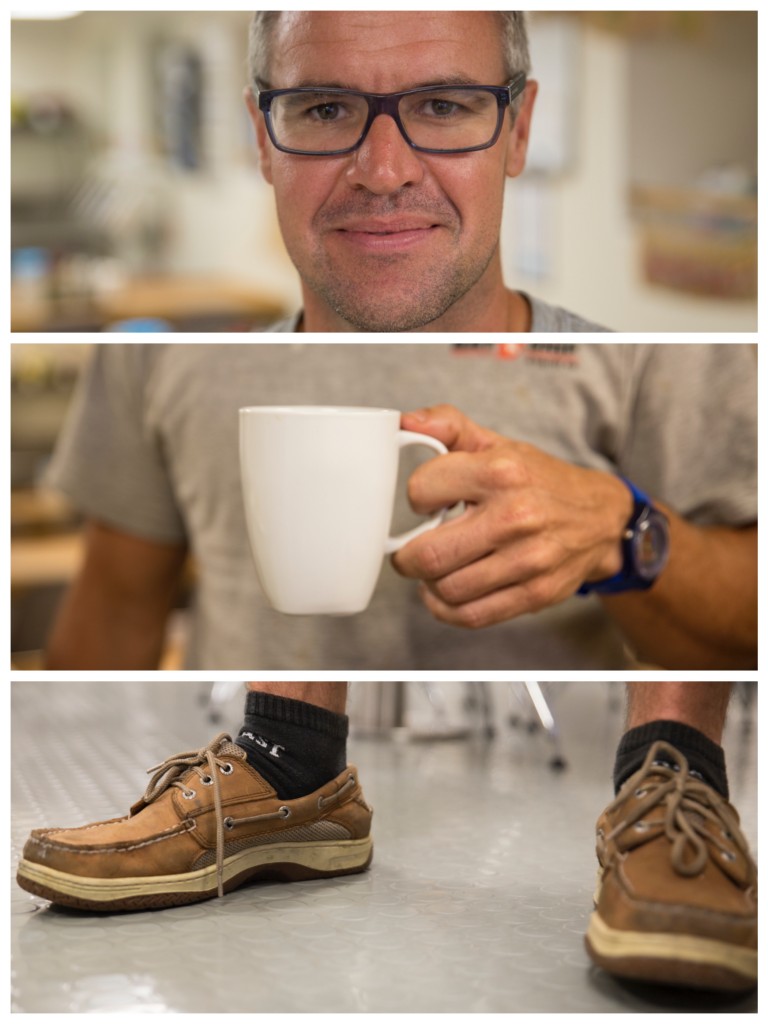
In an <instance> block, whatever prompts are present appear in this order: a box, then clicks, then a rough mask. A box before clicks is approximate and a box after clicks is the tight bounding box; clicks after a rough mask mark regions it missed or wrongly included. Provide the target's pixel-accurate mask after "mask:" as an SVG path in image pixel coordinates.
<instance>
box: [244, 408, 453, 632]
mask: <svg viewBox="0 0 768 1024" xmlns="http://www.w3.org/2000/svg"><path fill="white" fill-rule="evenodd" d="M411 444H423V445H427V446H428V447H429V448H432V449H434V450H435V451H436V452H439V453H440V454H443V455H444V454H445V453H446V452H447V449H446V447H445V445H443V444H442V443H441V442H440V441H438V440H436V439H435V438H434V437H429V436H427V435H426V434H415V433H412V432H410V431H408V430H400V413H399V412H397V411H396V410H395V409H368V408H344V407H335V406H301V405H299V406H251V407H250V408H246V409H241V410H240V473H241V478H242V485H243V497H244V500H245V515H246V521H247V524H248V536H249V538H250V542H251V550H252V551H253V556H254V560H255V562H256V570H257V573H258V576H259V581H260V582H261V585H262V588H263V590H264V592H265V594H266V596H267V598H268V600H269V602H270V604H271V605H272V606H273V607H274V608H276V609H277V610H278V611H280V612H285V613H287V614H289V615H352V614H354V613H355V612H361V611H363V610H364V609H365V608H366V607H367V605H368V602H369V601H370V599H371V596H372V594H373V590H374V587H375V586H376V580H377V579H378V576H379V572H380V570H381V563H382V558H383V556H384V555H385V554H389V553H391V552H393V551H397V550H398V549H399V548H401V547H402V546H403V545H404V544H406V543H407V542H408V541H409V540H411V539H412V538H413V537H416V536H418V534H420V533H423V532H424V531H425V530H429V529H432V527H435V526H438V525H439V524H440V523H441V522H442V521H443V518H444V515H445V512H446V511H447V510H443V511H441V512H439V513H438V514H437V515H435V516H433V517H432V518H431V519H428V520H426V521H425V522H424V523H421V524H420V525H419V526H417V527H416V528H415V529H413V530H409V531H408V532H407V533H404V534H400V535H399V536H396V537H390V536H389V529H390V522H391V519H392V510H393V506H394V499H395V488H396V484H397V470H398V460H399V451H400V449H401V448H403V447H404V446H405V445H411Z"/></svg>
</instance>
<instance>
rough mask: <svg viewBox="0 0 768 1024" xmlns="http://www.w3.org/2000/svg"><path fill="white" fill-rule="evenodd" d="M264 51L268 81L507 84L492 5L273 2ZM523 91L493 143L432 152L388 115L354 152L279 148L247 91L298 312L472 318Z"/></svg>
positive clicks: (513, 153) (520, 125)
mask: <svg viewBox="0 0 768 1024" xmlns="http://www.w3.org/2000/svg"><path fill="white" fill-rule="evenodd" d="M270 50H271V54H272V57H271V66H270V69H269V79H270V80H269V85H270V87H271V88H291V87H299V86H303V85H313V86H315V85H328V86H342V87H346V88H350V89H358V90H360V91H363V92H379V93H385V92H399V91H403V90H406V89H413V88H417V87H419V86H422V85H434V84H440V83H444V82H447V81H450V80H454V81H455V80H456V79H457V78H461V79H463V80H464V81H465V82H466V84H477V85H503V84H505V83H506V74H505V64H504V59H503V51H502V41H501V36H500V27H499V22H498V20H497V18H496V16H495V15H494V14H493V13H492V12H456V11H451V12H439V11H432V12H413V13H410V12H404V11H398V12H379V11H376V12H357V11H355V12H347V11H338V12H303V11H300V12H283V13H282V15H281V17H280V19H279V20H278V23H277V27H276V29H275V32H274V36H273V38H272V41H271V47H270ZM530 93H531V91H530V90H529V95H528V97H527V98H526V100H524V108H523V111H522V112H521V114H520V116H519V117H518V119H517V122H516V125H515V127H514V129H512V128H511V127H510V117H509V114H508V113H507V114H506V115H505V119H504V125H503V128H502V134H501V136H500V138H499V140H498V142H497V143H496V145H494V146H492V147H491V148H490V149H487V150H481V151H478V152H474V153H463V154H442V155H437V154H428V153H419V152H416V151H415V150H413V149H411V147H410V146H409V145H408V144H407V143H406V141H405V139H404V138H403V137H402V135H401V134H400V132H399V129H398V127H397V125H396V124H395V122H394V121H393V120H392V118H390V117H387V116H380V117H377V118H376V120H375V121H374V123H373V125H372V126H371V129H370V131H369V133H368V135H367V137H366V139H365V141H364V142H363V144H362V146H361V147H360V148H359V149H358V150H356V151H355V152H353V153H349V154H347V155H343V156H331V157H318V156H296V155H291V154H287V153H282V152H280V151H278V150H276V149H275V148H274V147H273V146H272V144H271V142H270V141H269V138H268V137H267V135H266V130H265V128H264V124H263V117H262V115H261V114H260V113H258V111H256V110H255V107H254V104H253V103H251V104H250V107H251V113H252V116H253V117H254V121H255V124H256V130H257V134H258V141H259V148H260V153H261V162H262V169H263V173H264V175H265V177H266V179H267V181H269V182H271V184H272V185H273V186H274V189H275V196H276V202H277V211H278V217H279V220H280V226H281V229H282V233H283V237H284V239H285V244H286V247H287V249H288V252H289V254H290V256H291V259H292V260H293V262H294V264H295V265H296V268H297V269H298V271H299V274H300V276H301V279H302V284H303V290H304V300H305V310H306V313H307V316H308V318H310V317H312V318H313V319H314V321H315V322H317V323H323V324H325V325H326V326H325V328H324V329H328V330H333V329H336V327H340V326H342V324H341V323H339V321H338V320H337V319H335V318H341V320H342V321H346V323H347V324H351V325H352V327H353V328H355V329H357V330H373V331H388V330H417V329H419V328H420V327H423V326H425V325H427V324H433V325H434V324H435V321H438V318H440V317H444V314H446V312H448V317H449V320H450V315H451V312H454V311H455V309H456V308H459V309H461V310H463V312H464V314H469V315H470V317H471V312H472V308H473V303H478V302H482V301H484V293H486V292H488V289H489V288H491V287H493V286H496V285H497V284H498V283H500V281H501V271H500V260H499V254H498V240H499V227H500V222H501V210H502V200H503V191H504V179H505V176H506V175H507V174H510V175H514V174H518V173H520V171H521V170H522V167H523V163H524V159H525V146H526V142H527V133H528V121H529V118H530V107H531V105H532V95H530ZM486 297H487V296H486ZM457 304H458V306H457ZM443 322H444V321H440V323H443ZM448 329H450V327H449V328H448Z"/></svg>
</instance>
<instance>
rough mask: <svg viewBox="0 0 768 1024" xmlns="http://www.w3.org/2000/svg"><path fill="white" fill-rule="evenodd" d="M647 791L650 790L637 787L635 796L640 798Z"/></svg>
mask: <svg viewBox="0 0 768 1024" xmlns="http://www.w3.org/2000/svg"><path fill="white" fill-rule="evenodd" d="M647 792H648V790H647V789H636V790H635V796H636V797H638V798H639V797H643V796H645V794H646V793H647Z"/></svg>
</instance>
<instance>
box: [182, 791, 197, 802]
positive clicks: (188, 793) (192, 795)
mask: <svg viewBox="0 0 768 1024" xmlns="http://www.w3.org/2000/svg"><path fill="white" fill-rule="evenodd" d="M181 795H182V796H183V797H184V799H185V800H194V798H195V797H196V796H197V794H196V793H195V791H194V789H185V790H183V791H182V794H181Z"/></svg>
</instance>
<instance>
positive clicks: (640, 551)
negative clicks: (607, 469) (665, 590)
mask: <svg viewBox="0 0 768 1024" xmlns="http://www.w3.org/2000/svg"><path fill="white" fill-rule="evenodd" d="M618 482H620V483H621V484H622V486H624V487H625V488H626V490H627V492H628V494H629V495H630V497H631V500H632V511H631V513H630V515H629V518H628V519H627V521H626V523H625V525H624V529H623V531H622V534H621V541H620V547H621V555H622V558H621V566H620V568H619V570H618V571H617V572H615V573H613V574H612V575H607V576H604V577H602V578H600V579H597V580H595V579H591V578H588V579H587V580H585V582H584V583H583V584H582V585H581V586H580V587H579V589H578V591H577V593H578V594H582V595H583V594H589V593H592V592H595V593H598V594H620V593H623V592H624V591H627V590H648V589H649V588H650V587H652V586H653V584H654V583H655V582H656V579H657V578H658V576H659V575H660V573H661V572H662V571H663V570H664V568H665V566H666V564H667V560H668V558H669V521H668V519H667V517H666V515H665V514H664V513H663V512H662V511H661V510H660V509H658V508H656V507H655V506H654V504H653V502H652V501H651V499H650V498H649V497H648V495H647V494H644V493H643V492H642V491H641V490H640V489H639V488H638V487H636V486H635V485H634V484H633V483H632V482H631V481H630V480H627V479H625V478H623V477H620V478H618Z"/></svg>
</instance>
